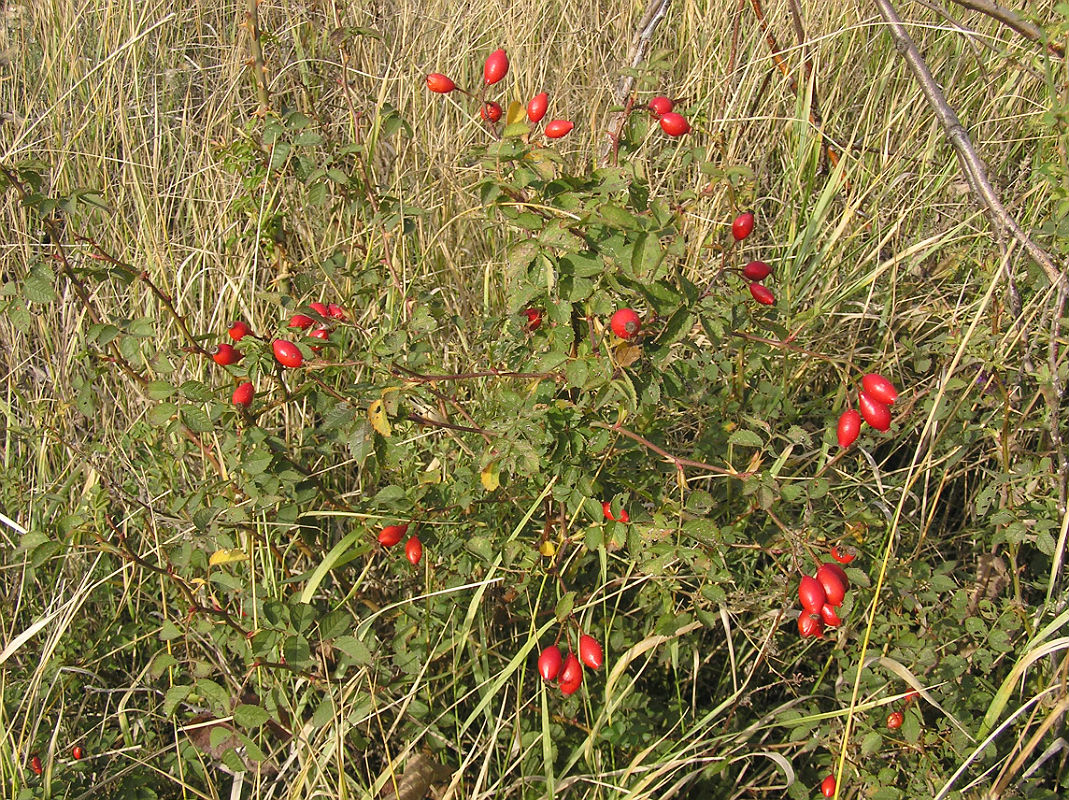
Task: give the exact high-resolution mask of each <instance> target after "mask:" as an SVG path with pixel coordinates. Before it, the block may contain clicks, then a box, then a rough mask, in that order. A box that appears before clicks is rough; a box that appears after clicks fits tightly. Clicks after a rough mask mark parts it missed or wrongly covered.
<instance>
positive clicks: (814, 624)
mask: <svg viewBox="0 0 1069 800" xmlns="http://www.w3.org/2000/svg"><path fill="white" fill-rule="evenodd" d="M823 633H824V623H823V622H821V621H820V620H819V619H817V618H816V617H814V616H813V615H812V614H811V613H810V612H808V611H803V612H802V613H801V614H799V615H798V635H799V636H801V637H802V638H803V639H811V638H812V639H819V638H820V636H821V634H823Z"/></svg>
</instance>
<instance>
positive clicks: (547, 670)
mask: <svg viewBox="0 0 1069 800" xmlns="http://www.w3.org/2000/svg"><path fill="white" fill-rule="evenodd" d="M563 662H564V658H563V656H561V653H560V648H559V647H557V645H555V644H551V645H550V646H549V647H547V648H546V649H545V650H543V651H542V654H541V655H540V656H539V657H538V674H539V675H541V676H542V680H544V681H551V680H553V679H554V678H556V677H557V676H558V675H560V668H561V664H562V663H563Z"/></svg>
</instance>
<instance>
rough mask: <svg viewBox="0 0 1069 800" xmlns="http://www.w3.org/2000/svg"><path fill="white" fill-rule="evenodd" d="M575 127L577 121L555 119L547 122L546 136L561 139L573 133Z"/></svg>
mask: <svg viewBox="0 0 1069 800" xmlns="http://www.w3.org/2000/svg"><path fill="white" fill-rule="evenodd" d="M574 127H575V123H574V122H572V121H570V120H566V119H555V120H553V121H552V122H547V123H546V138H547V139H560V138H561V137H562V136H567V135H568V134H569V133H571V132H572V128H574Z"/></svg>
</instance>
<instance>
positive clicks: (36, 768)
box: [30, 756, 44, 775]
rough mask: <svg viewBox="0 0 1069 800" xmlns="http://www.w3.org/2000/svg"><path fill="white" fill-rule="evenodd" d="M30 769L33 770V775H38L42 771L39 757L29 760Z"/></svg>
mask: <svg viewBox="0 0 1069 800" xmlns="http://www.w3.org/2000/svg"><path fill="white" fill-rule="evenodd" d="M30 769H32V770H33V774H34V775H40V774H41V773H42V772H43V771H44V770H43V769H42V767H41V757H40V756H34V757H33V758H31V759H30Z"/></svg>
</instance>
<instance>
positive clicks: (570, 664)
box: [559, 653, 583, 694]
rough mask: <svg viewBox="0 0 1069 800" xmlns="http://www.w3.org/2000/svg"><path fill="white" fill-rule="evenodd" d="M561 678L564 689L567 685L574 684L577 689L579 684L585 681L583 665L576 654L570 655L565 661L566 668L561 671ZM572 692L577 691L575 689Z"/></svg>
mask: <svg viewBox="0 0 1069 800" xmlns="http://www.w3.org/2000/svg"><path fill="white" fill-rule="evenodd" d="M559 677H560V683H561V688H562V689H563V688H564V684H566V683H574V684H575V685H576V689H578V688H579V682H580V681H581V680H583V665H582V664H581V663H579V659H578V658H577V657H576V655H575V653H568V657H567V658H565V659H564V667H563V668H562V669H561V671H560V676H559ZM572 691H575V690H574V689H573V690H572ZM569 694H570V693H569Z"/></svg>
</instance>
